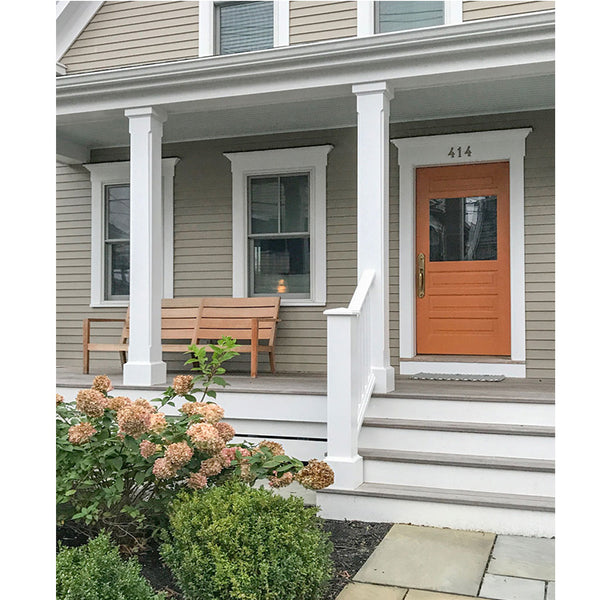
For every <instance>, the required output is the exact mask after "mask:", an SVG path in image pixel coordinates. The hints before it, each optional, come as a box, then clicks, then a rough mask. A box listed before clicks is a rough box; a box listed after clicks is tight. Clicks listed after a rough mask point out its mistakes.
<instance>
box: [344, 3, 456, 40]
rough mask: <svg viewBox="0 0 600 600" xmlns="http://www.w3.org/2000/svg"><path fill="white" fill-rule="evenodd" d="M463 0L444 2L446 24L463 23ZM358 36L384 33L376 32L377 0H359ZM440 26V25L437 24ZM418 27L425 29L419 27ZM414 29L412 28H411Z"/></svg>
mask: <svg viewBox="0 0 600 600" xmlns="http://www.w3.org/2000/svg"><path fill="white" fill-rule="evenodd" d="M462 4H463V3H462V0H446V1H445V2H444V25H455V24H456V23H462V14H463V7H462ZM356 16H357V32H356V35H357V37H365V36H368V35H383V34H376V33H375V26H376V24H375V0H359V1H358V3H357V11H356ZM436 27H440V25H436ZM418 29H424V28H421V27H419V28H418ZM410 31H412V30H410Z"/></svg>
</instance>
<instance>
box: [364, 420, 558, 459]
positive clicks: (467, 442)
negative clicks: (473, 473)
mask: <svg viewBox="0 0 600 600" xmlns="http://www.w3.org/2000/svg"><path fill="white" fill-rule="evenodd" d="M358 445H359V447H363V448H374V449H383V450H406V451H412V452H440V453H442V452H446V453H450V454H467V455H471V454H472V455H482V456H506V457H519V458H545V459H550V460H553V459H554V438H553V437H542V436H531V435H508V434H491V433H464V432H454V431H438V430H424V429H396V428H387V427H364V426H363V427H362V429H361V432H360V437H359V444H358Z"/></svg>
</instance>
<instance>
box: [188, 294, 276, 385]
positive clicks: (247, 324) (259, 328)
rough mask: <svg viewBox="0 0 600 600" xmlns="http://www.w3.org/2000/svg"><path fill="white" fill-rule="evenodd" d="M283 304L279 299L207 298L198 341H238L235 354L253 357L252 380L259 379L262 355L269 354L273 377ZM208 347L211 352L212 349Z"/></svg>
mask: <svg viewBox="0 0 600 600" xmlns="http://www.w3.org/2000/svg"><path fill="white" fill-rule="evenodd" d="M280 300H281V299H280V298H279V297H278V296H276V297H273V298H204V299H203V301H202V308H201V312H200V322H199V325H198V330H197V335H198V340H205V341H208V340H218V339H219V338H221V337H223V336H225V335H227V336H230V337H232V338H234V339H235V340H237V345H236V348H235V351H236V352H240V353H246V352H249V353H250V376H251V377H256V375H257V372H258V354H259V352H268V353H269V363H270V366H271V373H275V331H276V327H277V323H278V322H279V303H280ZM244 342H245V343H244ZM261 342H266V343H261ZM198 345H200V344H198ZM204 347H205V348H206V349H207V350H210V346H206V345H205V346H204Z"/></svg>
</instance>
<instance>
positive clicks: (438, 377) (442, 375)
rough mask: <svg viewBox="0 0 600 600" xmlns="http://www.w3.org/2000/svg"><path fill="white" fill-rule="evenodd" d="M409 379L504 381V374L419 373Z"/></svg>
mask: <svg viewBox="0 0 600 600" xmlns="http://www.w3.org/2000/svg"><path fill="white" fill-rule="evenodd" d="M409 379H423V380H427V381H502V380H503V379H504V375H458V374H454V375H452V374H447V373H417V374H415V375H411V376H410V377H409Z"/></svg>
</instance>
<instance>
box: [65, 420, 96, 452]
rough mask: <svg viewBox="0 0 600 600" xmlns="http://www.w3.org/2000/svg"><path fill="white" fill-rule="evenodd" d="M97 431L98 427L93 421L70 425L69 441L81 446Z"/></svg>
mask: <svg viewBox="0 0 600 600" xmlns="http://www.w3.org/2000/svg"><path fill="white" fill-rule="evenodd" d="M95 433H96V429H95V428H94V426H93V425H92V424H91V423H85V422H84V423H79V424H77V425H73V426H72V427H69V441H70V442H71V444H74V445H76V446H80V445H81V444H85V443H86V442H88V441H89V440H90V438H91V437H92V436H93V435H94V434H95Z"/></svg>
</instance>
